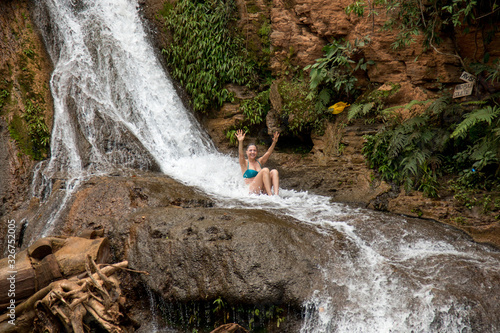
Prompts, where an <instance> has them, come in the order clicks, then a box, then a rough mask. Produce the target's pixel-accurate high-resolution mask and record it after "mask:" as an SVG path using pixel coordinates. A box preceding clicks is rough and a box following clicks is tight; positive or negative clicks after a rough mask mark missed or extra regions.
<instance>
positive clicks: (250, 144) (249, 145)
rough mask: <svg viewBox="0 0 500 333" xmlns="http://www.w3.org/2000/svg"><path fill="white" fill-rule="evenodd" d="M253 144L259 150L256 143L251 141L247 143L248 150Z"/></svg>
mask: <svg viewBox="0 0 500 333" xmlns="http://www.w3.org/2000/svg"><path fill="white" fill-rule="evenodd" d="M251 146H255V149H257V150H258V148H257V145H256V144H255V143H249V144H248V145H247V150H248V149H249V148H250V147H251Z"/></svg>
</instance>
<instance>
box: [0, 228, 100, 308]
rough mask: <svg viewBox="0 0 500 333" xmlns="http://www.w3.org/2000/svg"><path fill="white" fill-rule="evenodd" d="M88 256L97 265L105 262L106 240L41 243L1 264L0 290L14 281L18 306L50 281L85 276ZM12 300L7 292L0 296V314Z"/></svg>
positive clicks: (47, 241)
mask: <svg viewBox="0 0 500 333" xmlns="http://www.w3.org/2000/svg"><path fill="white" fill-rule="evenodd" d="M87 255H90V256H91V257H92V259H93V260H94V261H95V262H97V263H99V264H100V263H105V262H108V260H109V257H110V248H109V241H108V239H107V238H100V239H86V238H80V237H69V238H58V237H49V238H43V239H40V240H38V241H36V242H35V243H34V244H33V245H31V246H30V247H29V248H28V249H27V250H24V251H21V252H19V253H16V254H11V255H10V256H8V257H7V258H3V259H1V260H0V290H2V291H3V290H6V291H8V290H9V289H11V288H10V287H11V283H12V281H15V288H14V289H15V301H16V304H19V302H22V301H23V300H25V299H26V298H28V297H30V296H31V295H33V294H34V293H36V292H37V291H39V290H41V289H43V288H44V287H46V286H47V285H49V284H50V283H51V282H52V281H55V280H58V279H61V278H63V277H70V276H73V275H76V274H80V273H82V272H85V263H86V257H87ZM11 299H14V298H13V297H11V296H9V293H8V292H2V293H0V313H1V312H2V311H3V310H5V308H6V307H7V306H8V305H9V304H10V301H11Z"/></svg>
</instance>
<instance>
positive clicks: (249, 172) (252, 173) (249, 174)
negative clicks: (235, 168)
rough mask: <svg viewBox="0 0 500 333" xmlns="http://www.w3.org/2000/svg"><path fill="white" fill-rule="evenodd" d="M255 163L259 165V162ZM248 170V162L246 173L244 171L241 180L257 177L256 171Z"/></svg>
mask: <svg viewBox="0 0 500 333" xmlns="http://www.w3.org/2000/svg"><path fill="white" fill-rule="evenodd" d="M257 163H259V165H260V162H259V161H257ZM260 167H261V168H262V165H260ZM249 168H250V162H248V164H247V171H245V173H244V174H243V178H253V177H255V176H257V174H258V173H259V172H258V171H257V170H253V169H249Z"/></svg>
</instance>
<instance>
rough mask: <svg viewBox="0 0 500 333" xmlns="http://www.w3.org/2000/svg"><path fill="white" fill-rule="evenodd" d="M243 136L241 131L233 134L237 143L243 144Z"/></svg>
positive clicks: (243, 133)
mask: <svg viewBox="0 0 500 333" xmlns="http://www.w3.org/2000/svg"><path fill="white" fill-rule="evenodd" d="M245 134H246V133H245V132H244V131H243V130H242V129H239V130H237V131H236V133H234V135H235V136H236V138H237V139H238V141H239V142H243V140H245Z"/></svg>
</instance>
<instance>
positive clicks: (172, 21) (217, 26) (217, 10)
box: [162, 0, 254, 112]
mask: <svg viewBox="0 0 500 333" xmlns="http://www.w3.org/2000/svg"><path fill="white" fill-rule="evenodd" d="M162 13H163V14H164V15H165V24H166V27H167V28H168V29H169V30H170V31H171V34H172V41H171V43H170V44H169V46H168V47H167V48H166V49H164V50H163V53H164V54H165V56H166V59H167V62H168V64H169V66H170V67H171V74H172V76H173V77H174V78H175V79H177V80H178V81H179V82H180V84H181V85H182V86H183V87H184V88H185V89H186V91H187V92H188V94H189V95H190V96H191V99H192V104H193V108H194V110H195V111H201V112H206V111H208V110H209V109H210V108H211V107H218V106H221V105H222V104H223V103H224V102H226V101H231V100H232V98H233V96H232V94H231V93H229V91H228V90H227V89H225V88H224V86H225V85H226V84H228V83H235V84H239V85H249V84H250V83H251V82H252V81H253V80H254V78H253V67H252V65H251V64H250V62H249V61H248V60H247V57H246V55H245V52H244V48H243V47H242V45H243V43H242V41H243V40H242V38H241V37H238V36H237V35H235V34H234V33H233V31H234V27H233V26H231V25H232V23H233V21H234V16H235V15H234V13H235V5H234V2H233V1H230V0H229V1H222V0H207V1H203V2H201V1H195V0H179V1H178V2H176V4H175V5H174V6H173V7H172V6H170V5H169V6H166V7H165V9H164V11H163V12H162Z"/></svg>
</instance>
